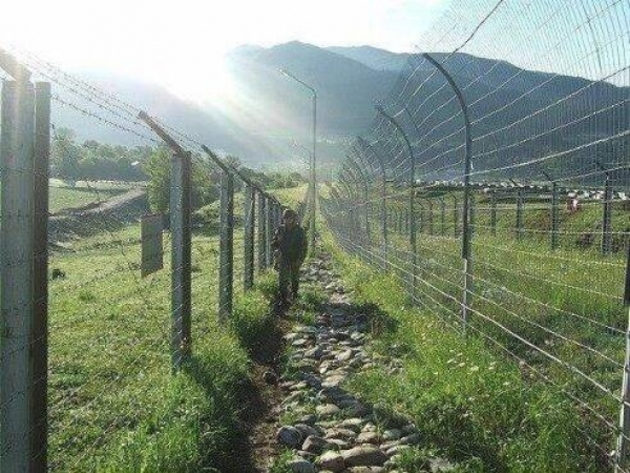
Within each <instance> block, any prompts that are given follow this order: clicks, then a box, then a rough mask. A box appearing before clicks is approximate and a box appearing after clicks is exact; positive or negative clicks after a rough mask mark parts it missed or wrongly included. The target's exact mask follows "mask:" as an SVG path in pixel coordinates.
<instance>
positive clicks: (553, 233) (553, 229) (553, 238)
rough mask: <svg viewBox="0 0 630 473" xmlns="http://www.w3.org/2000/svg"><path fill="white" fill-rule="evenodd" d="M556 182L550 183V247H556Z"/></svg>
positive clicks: (557, 219) (557, 220) (557, 222)
mask: <svg viewBox="0 0 630 473" xmlns="http://www.w3.org/2000/svg"><path fill="white" fill-rule="evenodd" d="M559 210H560V209H559V207H558V183H557V182H555V181H554V182H552V183H551V249H552V250H555V249H557V248H558V224H559V218H558V211H559Z"/></svg>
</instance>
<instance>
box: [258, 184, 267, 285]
mask: <svg viewBox="0 0 630 473" xmlns="http://www.w3.org/2000/svg"><path fill="white" fill-rule="evenodd" d="M266 269H267V198H266V197H265V195H264V194H263V193H262V192H260V193H259V194H258V271H261V272H262V271H265V270H266Z"/></svg>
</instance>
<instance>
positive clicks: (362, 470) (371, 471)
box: [347, 466, 387, 473]
mask: <svg viewBox="0 0 630 473" xmlns="http://www.w3.org/2000/svg"><path fill="white" fill-rule="evenodd" d="M347 471H348V473H384V472H385V471H387V470H386V469H385V468H383V467H381V466H353V467H350V468H348V470H347Z"/></svg>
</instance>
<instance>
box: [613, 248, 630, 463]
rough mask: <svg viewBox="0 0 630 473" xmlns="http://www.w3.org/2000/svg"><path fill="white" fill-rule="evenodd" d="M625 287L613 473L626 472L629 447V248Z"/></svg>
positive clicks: (629, 249)
mask: <svg viewBox="0 0 630 473" xmlns="http://www.w3.org/2000/svg"><path fill="white" fill-rule="evenodd" d="M626 252H627V255H626V287H625V293H624V304H625V307H626V308H627V309H628V325H627V328H626V356H625V362H624V370H623V382H622V388H621V397H622V399H621V410H620V414H619V436H618V437H617V450H616V456H615V471H616V472H618V473H622V472H625V471H627V466H628V456H629V450H630V448H629V447H630V445H629V442H628V438H630V246H629V247H628V248H627V249H626Z"/></svg>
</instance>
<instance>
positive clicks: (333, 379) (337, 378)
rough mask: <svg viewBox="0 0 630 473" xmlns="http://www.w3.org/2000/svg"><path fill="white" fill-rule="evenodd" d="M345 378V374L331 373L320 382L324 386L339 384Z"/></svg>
mask: <svg viewBox="0 0 630 473" xmlns="http://www.w3.org/2000/svg"><path fill="white" fill-rule="evenodd" d="M345 379H346V376H345V375H343V374H333V375H330V376H328V377H326V379H324V381H323V382H322V386H323V387H324V388H332V387H335V386H339V385H340V384H341V383H342V382H343V381H345Z"/></svg>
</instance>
